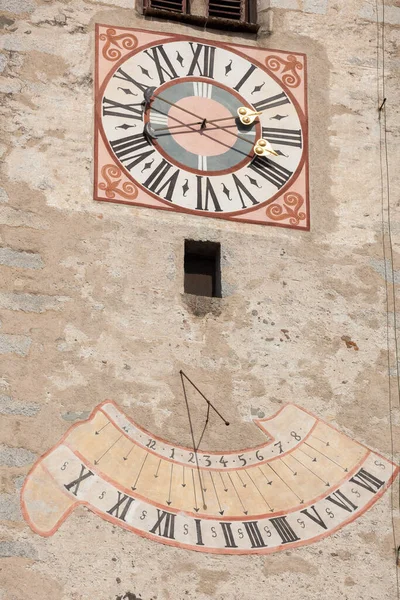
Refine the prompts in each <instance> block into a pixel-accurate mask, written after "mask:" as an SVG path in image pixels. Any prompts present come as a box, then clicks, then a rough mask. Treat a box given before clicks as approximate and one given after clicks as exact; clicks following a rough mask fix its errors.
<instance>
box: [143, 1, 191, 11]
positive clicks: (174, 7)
mask: <svg viewBox="0 0 400 600" xmlns="http://www.w3.org/2000/svg"><path fill="white" fill-rule="evenodd" d="M144 8H158V9H160V10H170V11H172V12H176V13H183V12H186V0H145V1H144Z"/></svg>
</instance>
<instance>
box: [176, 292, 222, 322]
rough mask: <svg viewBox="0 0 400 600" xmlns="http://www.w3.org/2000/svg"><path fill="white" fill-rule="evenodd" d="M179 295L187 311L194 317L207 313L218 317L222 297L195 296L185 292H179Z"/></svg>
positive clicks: (220, 310) (203, 315) (220, 311)
mask: <svg viewBox="0 0 400 600" xmlns="http://www.w3.org/2000/svg"><path fill="white" fill-rule="evenodd" d="M181 297H182V301H183V304H185V306H186V309H187V310H188V312H191V313H192V314H193V315H194V316H195V317H205V316H206V315H209V314H212V315H214V317H219V316H220V314H221V313H222V306H223V298H216V297H211V296H195V295H193V294H187V293H186V292H184V293H183V294H181Z"/></svg>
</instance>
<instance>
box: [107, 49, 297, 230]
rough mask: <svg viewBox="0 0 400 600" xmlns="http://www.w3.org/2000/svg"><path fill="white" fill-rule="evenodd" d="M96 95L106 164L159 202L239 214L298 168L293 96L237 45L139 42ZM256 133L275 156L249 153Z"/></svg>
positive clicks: (286, 183)
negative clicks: (244, 114)
mask: <svg viewBox="0 0 400 600" xmlns="http://www.w3.org/2000/svg"><path fill="white" fill-rule="evenodd" d="M272 66H273V65H272ZM145 96H146V97H147V101H145ZM98 100H99V111H98V115H99V121H100V132H101V136H102V138H103V141H104V144H105V146H106V147H107V149H108V152H109V153H110V155H111V156H112V157H113V160H114V164H115V165H117V167H118V169H120V170H121V172H122V173H124V174H125V175H126V176H127V178H128V181H130V182H132V183H134V184H135V186H137V187H138V189H139V190H142V191H143V192H145V193H146V195H147V196H151V197H152V198H154V199H156V200H157V201H158V202H159V203H162V204H163V205H164V206H165V205H167V206H168V207H171V208H174V209H177V210H181V209H183V210H185V211H190V212H192V211H194V212H197V213H201V214H205V213H207V214H208V215H212V216H223V215H226V214H228V215H232V216H235V215H240V214H241V213H243V212H248V211H251V210H254V209H258V208H260V207H262V206H263V205H266V204H269V203H271V201H272V200H274V199H275V198H276V197H278V196H280V195H282V194H283V193H284V192H285V190H288V189H290V187H291V186H292V184H293V182H294V181H296V178H297V177H298V175H299V173H300V171H301V169H302V167H303V165H304V159H305V137H306V136H305V131H304V124H305V120H304V114H303V112H302V109H301V107H300V104H299V102H298V101H297V100H296V98H295V95H294V94H292V93H291V91H290V90H289V88H288V87H286V86H285V85H283V83H282V81H280V79H279V77H276V76H275V75H274V73H273V71H272V70H271V69H270V70H268V69H267V68H265V66H263V64H262V63H259V62H258V61H257V60H255V59H253V58H252V59H250V58H249V57H246V56H245V55H244V54H243V49H240V50H239V49H238V50H236V48H235V49H233V48H232V47H224V46H221V45H216V44H213V43H211V42H210V43H207V44H204V43H201V42H200V41H198V40H191V39H179V40H177V39H174V38H172V39H171V40H168V39H167V40H165V41H164V42H163V43H162V44H160V43H157V42H153V43H152V44H150V45H149V44H147V45H144V46H143V47H142V48H141V49H140V48H139V49H137V50H135V51H134V52H133V53H130V54H129V55H127V57H126V58H124V59H123V60H120V61H119V62H118V63H117V65H116V66H115V67H114V68H113V69H111V70H110V72H109V74H108V76H107V77H105V78H104V82H103V85H102V86H101V90H100V94H99V98H98ZM240 108H242V109H243V108H245V109H247V111H248V112H249V113H250V114H253V117H252V119H250V120H251V122H250V123H248V124H246V123H243V122H241V120H240V118H239V116H238V109H240ZM256 112H257V113H260V114H258V115H254V113H256ZM260 139H264V140H267V142H269V144H270V145H271V146H270V147H272V149H273V150H274V151H275V153H276V155H271V154H265V155H263V156H258V155H257V154H256V153H255V146H256V145H257V141H258V140H260ZM304 218H305V217H304Z"/></svg>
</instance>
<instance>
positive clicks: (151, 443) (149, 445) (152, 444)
mask: <svg viewBox="0 0 400 600" xmlns="http://www.w3.org/2000/svg"><path fill="white" fill-rule="evenodd" d="M146 447H147V448H149V449H150V450H154V449H155V447H156V442H155V440H152V439H149V441H148V442H147V444H146Z"/></svg>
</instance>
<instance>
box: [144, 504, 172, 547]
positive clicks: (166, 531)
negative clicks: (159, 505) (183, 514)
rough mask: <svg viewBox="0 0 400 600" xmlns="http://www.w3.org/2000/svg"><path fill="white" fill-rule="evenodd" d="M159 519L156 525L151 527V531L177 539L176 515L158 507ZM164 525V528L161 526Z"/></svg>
mask: <svg viewBox="0 0 400 600" xmlns="http://www.w3.org/2000/svg"><path fill="white" fill-rule="evenodd" d="M157 513H158V520H157V522H156V523H155V525H154V527H153V528H152V529H150V533H156V534H157V535H159V536H161V537H165V538H170V539H171V540H174V539H175V537H174V536H175V516H176V515H174V514H173V513H169V512H167V511H165V510H162V511H160V510H159V509H157ZM161 526H163V528H162V527H161Z"/></svg>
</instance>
